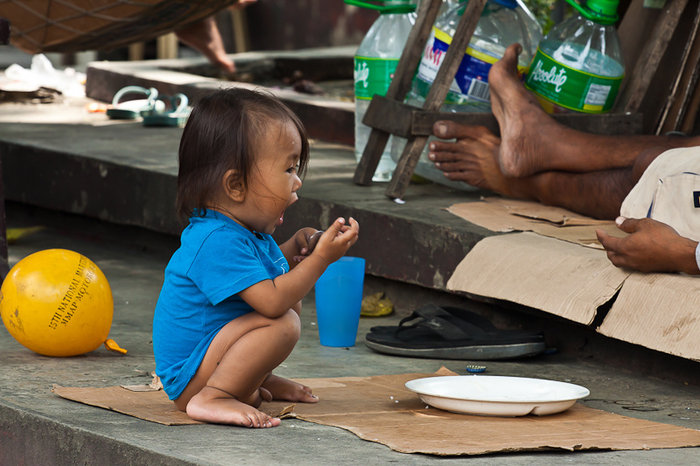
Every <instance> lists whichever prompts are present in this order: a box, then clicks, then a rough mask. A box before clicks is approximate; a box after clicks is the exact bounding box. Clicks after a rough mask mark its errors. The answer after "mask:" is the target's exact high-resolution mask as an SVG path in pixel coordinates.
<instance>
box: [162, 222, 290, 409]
mask: <svg viewBox="0 0 700 466" xmlns="http://www.w3.org/2000/svg"><path fill="white" fill-rule="evenodd" d="M204 213H205V215H204V216H202V217H200V216H193V217H192V218H190V224H189V225H188V226H187V228H185V230H184V231H183V232H182V235H181V238H180V248H179V249H178V250H177V251H175V253H174V254H173V256H172V258H171V259H170V262H169V263H168V265H167V267H166V268H165V277H164V282H163V288H162V289H161V292H160V297H159V298H158V303H157V304H156V309H155V314H154V317H153V353H154V355H155V360H156V374H157V375H158V377H160V380H161V382H162V383H163V388H164V390H165V392H166V393H167V394H168V397H170V399H171V400H174V399H176V398H178V397H179V396H180V394H181V393H182V391H183V390H184V389H185V387H186V386H187V384H188V383H189V382H190V380H191V379H192V377H193V376H194V374H195V372H197V369H198V368H199V365H200V364H201V362H202V359H203V358H204V354H205V353H206V352H207V349H208V348H209V345H210V344H211V341H212V340H213V339H214V336H216V334H217V333H218V332H219V330H221V328H222V327H223V326H224V325H226V324H227V323H229V322H230V321H232V320H233V319H235V318H236V317H240V316H242V315H243V314H246V313H248V312H251V311H253V308H252V307H250V306H249V305H248V304H247V303H246V302H245V301H243V300H242V299H241V298H240V297H239V296H238V294H237V293H239V292H241V291H243V290H245V289H246V288H248V287H250V286H251V285H254V284H256V283H258V282H261V281H263V280H268V279H274V278H275V277H277V276H279V275H282V274H283V273H286V272H289V264H288V263H287V260H286V259H285V257H284V255H283V254H282V251H281V250H280V248H279V246H277V243H275V241H274V240H273V239H272V236H270V235H268V234H264V233H253V232H251V231H250V230H248V229H246V228H244V227H243V226H241V225H240V224H238V223H236V222H235V221H233V220H232V219H231V218H229V217H227V216H226V215H223V214H221V213H219V212H216V211H214V210H206V211H204Z"/></svg>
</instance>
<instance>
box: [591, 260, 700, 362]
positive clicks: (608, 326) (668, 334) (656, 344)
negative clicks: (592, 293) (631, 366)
mask: <svg viewBox="0 0 700 466" xmlns="http://www.w3.org/2000/svg"><path fill="white" fill-rule="evenodd" d="M598 331H599V332H601V333H602V334H603V335H607V336H609V337H613V338H617V339H619V340H624V341H628V342H630V343H636V344H638V345H642V346H645V347H647V348H651V349H654V350H657V351H663V352H665V353H669V354H673V355H676V356H681V357H684V358H688V359H695V360H700V344H699V342H700V278H698V277H691V276H685V275H677V274H660V273H659V274H656V273H654V274H642V273H634V274H632V275H631V276H630V277H629V278H628V279H627V280H626V281H625V284H624V285H623V286H622V290H621V291H620V295H619V296H618V297H617V299H616V300H615V303H613V306H612V308H611V309H610V311H609V312H608V315H607V316H606V317H605V320H604V321H603V323H602V325H601V326H600V327H599V329H598Z"/></svg>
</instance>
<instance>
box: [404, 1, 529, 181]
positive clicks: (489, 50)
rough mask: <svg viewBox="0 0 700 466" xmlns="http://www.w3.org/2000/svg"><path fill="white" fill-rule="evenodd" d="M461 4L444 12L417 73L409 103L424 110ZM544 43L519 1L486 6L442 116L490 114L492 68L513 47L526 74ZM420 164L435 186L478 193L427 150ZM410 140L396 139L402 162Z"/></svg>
mask: <svg viewBox="0 0 700 466" xmlns="http://www.w3.org/2000/svg"><path fill="white" fill-rule="evenodd" d="M467 3H468V2H467V1H466V0H461V1H459V2H457V3H456V4H454V5H453V6H452V7H451V8H448V9H447V10H446V11H445V12H444V13H442V14H441V15H440V16H439V17H438V19H437V20H436V22H435V26H434V27H433V30H432V32H431V34H430V36H429V38H428V41H427V44H426V47H425V51H424V52H423V57H422V59H421V63H420V65H419V67H418V72H417V74H416V77H415V78H414V80H413V86H412V88H411V91H410V92H409V94H408V96H407V98H406V102H407V103H409V104H412V105H414V106H417V107H422V106H423V103H424V102H425V98H426V96H427V95H428V91H429V90H430V87H431V86H432V84H433V81H434V80H435V76H436V75H437V72H438V70H439V68H440V65H441V64H442V61H443V60H444V58H445V54H446V53H447V49H448V48H449V45H450V43H451V42H452V37H453V36H454V34H455V31H456V29H457V25H458V24H459V21H460V18H461V17H462V14H463V13H464V10H465V9H466V7H467ZM541 39H542V28H541V27H540V25H539V23H538V22H537V20H536V19H535V17H534V15H533V14H532V13H531V12H530V11H529V10H528V9H527V8H526V7H525V6H524V5H522V3H520V2H518V1H516V0H489V1H488V2H487V3H486V5H485V6H484V10H483V12H482V14H481V18H480V19H479V22H478V23H477V25H476V29H475V30H474V34H473V35H472V38H471V40H470V42H469V45H468V46H467V50H466V52H465V54H464V57H463V59H462V62H461V63H460V65H459V69H458V70H457V73H456V75H455V78H454V80H453V81H452V85H451V86H450V90H449V91H448V93H447V97H446V98H445V102H444V104H443V105H442V108H441V110H442V111H452V112H490V111H491V102H490V92H489V85H488V74H489V70H490V69H491V66H492V65H493V64H494V63H496V61H498V60H499V59H500V58H501V57H502V56H503V54H504V53H505V50H506V48H508V46H509V45H511V44H513V43H516V42H517V43H519V44H520V45H522V47H523V51H522V53H521V54H520V57H519V60H518V70H519V72H520V73H521V74H525V73H526V72H527V69H528V65H529V63H530V60H531V59H532V57H533V55H534V54H535V51H536V50H537V44H538V43H539V42H540V40H541ZM431 140H432V139H430V140H429V141H428V144H426V149H425V150H424V151H423V154H421V157H420V159H419V160H418V164H417V165H416V170H415V172H416V174H418V175H420V176H422V177H424V178H427V179H429V180H431V181H434V182H437V183H440V184H444V185H447V186H450V187H453V188H457V189H466V190H473V189H475V188H474V187H473V186H471V185H469V184H467V183H464V182H461V181H450V180H448V179H447V178H446V177H445V175H444V173H443V172H442V171H440V170H438V169H437V168H435V165H434V164H433V162H431V161H430V160H429V159H428V145H429V144H430V141H431ZM405 144H406V140H405V139H403V138H398V137H395V138H394V140H393V141H392V148H391V156H392V159H393V160H394V161H398V160H399V158H400V157H401V154H402V153H403V149H404V146H405Z"/></svg>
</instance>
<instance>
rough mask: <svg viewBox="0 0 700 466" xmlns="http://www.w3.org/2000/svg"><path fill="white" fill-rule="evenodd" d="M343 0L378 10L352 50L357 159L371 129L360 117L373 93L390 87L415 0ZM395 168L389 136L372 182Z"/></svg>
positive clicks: (411, 21)
mask: <svg viewBox="0 0 700 466" xmlns="http://www.w3.org/2000/svg"><path fill="white" fill-rule="evenodd" d="M345 3H348V4H352V5H356V6H363V7H366V8H372V9H376V10H378V11H379V12H380V13H381V14H380V16H379V18H378V19H377V20H376V21H375V22H374V24H372V27H370V29H369V31H368V32H367V34H366V35H365V37H364V39H363V40H362V42H361V43H360V46H359V48H358V49H357V52H355V72H354V77H355V158H356V159H357V161H358V162H359V161H360V159H361V158H362V153H363V151H364V150H365V146H366V145H367V140H368V139H369V134H370V132H371V131H372V129H371V128H370V127H369V126H367V125H364V124H363V123H362V119H363V118H364V116H365V113H366V112H367V108H368V107H369V103H370V101H371V100H372V96H374V95H375V94H378V95H386V92H387V90H388V89H389V84H391V79H392V78H393V76H394V72H395V71H396V66H397V65H398V63H399V58H400V57H401V53H403V49H404V46H405V45H406V40H407V39H408V34H409V33H410V32H411V28H412V27H413V25H414V24H415V20H416V16H415V9H416V0H387V1H385V2H384V6H375V5H372V4H368V3H365V2H361V1H356V0H345ZM395 168H396V163H395V162H394V161H393V160H392V158H391V138H390V140H389V142H388V143H387V145H386V148H385V149H384V152H383V153H382V156H381V158H380V160H379V165H378V166H377V170H376V171H375V172H374V176H373V177H372V181H390V180H391V177H392V176H393V174H394V169H395Z"/></svg>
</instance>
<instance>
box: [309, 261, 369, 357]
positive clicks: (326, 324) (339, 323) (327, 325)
mask: <svg viewBox="0 0 700 466" xmlns="http://www.w3.org/2000/svg"><path fill="white" fill-rule="evenodd" d="M364 278H365V260H364V259H363V258H361V257H341V258H340V259H338V260H337V261H335V262H333V263H332V264H331V265H329V266H328V268H327V269H326V271H325V272H324V273H323V275H321V277H320V278H319V279H318V281H317V282H316V323H317V324H318V336H319V338H320V340H321V344H322V345H323V346H335V347H347V346H354V345H355V339H356V338H357V327H358V325H359V323H360V308H361V307H362V285H363V282H364Z"/></svg>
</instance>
